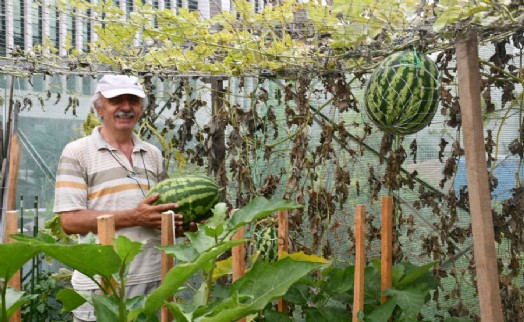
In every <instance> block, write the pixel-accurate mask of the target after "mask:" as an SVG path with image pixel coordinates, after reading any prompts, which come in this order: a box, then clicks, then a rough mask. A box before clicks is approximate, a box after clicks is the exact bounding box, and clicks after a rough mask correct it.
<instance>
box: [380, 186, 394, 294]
mask: <svg viewBox="0 0 524 322" xmlns="http://www.w3.org/2000/svg"><path fill="white" fill-rule="evenodd" d="M392 248H393V197H392V196H384V197H382V228H381V260H380V276H381V278H380V281H381V290H382V291H385V290H386V289H388V288H391V286H392V281H391V278H392V275H391V270H392V267H393V250H392ZM380 300H381V302H382V303H384V302H386V301H387V297H386V296H382V297H381V298H380Z"/></svg>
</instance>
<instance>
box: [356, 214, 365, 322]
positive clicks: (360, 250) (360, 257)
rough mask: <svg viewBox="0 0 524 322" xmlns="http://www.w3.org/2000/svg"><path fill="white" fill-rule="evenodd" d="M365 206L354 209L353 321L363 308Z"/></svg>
mask: <svg viewBox="0 0 524 322" xmlns="http://www.w3.org/2000/svg"><path fill="white" fill-rule="evenodd" d="M365 227H366V207H365V206H364V205H357V207H356V209H355V290H354V294H353V321H358V312H360V311H362V309H364V270H365V267H366V235H365Z"/></svg>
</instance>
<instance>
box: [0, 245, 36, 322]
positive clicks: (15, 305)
mask: <svg viewBox="0 0 524 322" xmlns="http://www.w3.org/2000/svg"><path fill="white" fill-rule="evenodd" d="M36 254H37V249H36V248H35V247H33V246H31V245H27V244H22V243H16V242H14V243H7V244H0V322H7V321H8V320H9V318H10V317H11V316H12V315H13V314H14V313H15V312H16V311H17V310H18V309H19V308H20V307H21V306H22V305H23V304H24V303H26V302H27V301H29V300H31V299H32V298H34V296H35V295H27V294H26V293H25V292H23V291H18V290H15V289H13V288H12V287H9V286H8V281H9V280H10V279H11V278H12V277H13V276H14V275H15V274H16V272H17V271H19V270H20V268H22V266H23V265H24V264H25V263H26V262H27V261H29V260H30V259H31V258H33V257H34V256H35V255H36Z"/></svg>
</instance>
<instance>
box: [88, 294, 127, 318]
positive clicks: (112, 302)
mask: <svg viewBox="0 0 524 322" xmlns="http://www.w3.org/2000/svg"><path fill="white" fill-rule="evenodd" d="M91 301H92V304H93V307H94V308H95V314H96V318H97V320H98V321H115V322H116V321H121V319H120V318H119V316H120V314H119V310H118V300H117V299H116V297H115V296H106V295H96V294H93V295H92V296H91Z"/></svg>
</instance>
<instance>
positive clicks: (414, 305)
mask: <svg viewBox="0 0 524 322" xmlns="http://www.w3.org/2000/svg"><path fill="white" fill-rule="evenodd" d="M428 294H429V289H428V288H427V287H426V285H418V284H417V285H416V286H414V287H411V288H408V289H405V290H396V289H388V290H385V291H384V295H386V296H394V297H395V298H396V300H397V305H398V306H399V307H400V308H401V309H402V313H403V314H405V316H406V317H411V318H412V317H415V316H416V315H417V314H418V313H419V312H420V310H421V309H422V307H423V306H424V303H425V299H426V296H427V295H428Z"/></svg>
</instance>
